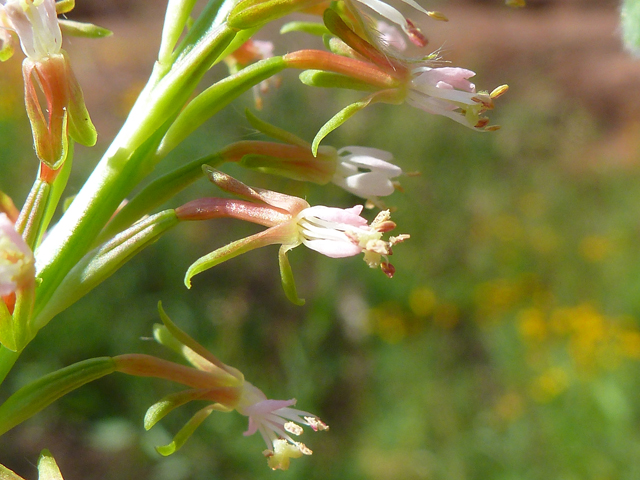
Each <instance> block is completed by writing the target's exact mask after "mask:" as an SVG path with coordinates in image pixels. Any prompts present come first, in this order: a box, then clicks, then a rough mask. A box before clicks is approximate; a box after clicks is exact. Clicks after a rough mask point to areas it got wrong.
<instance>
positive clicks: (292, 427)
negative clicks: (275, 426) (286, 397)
mask: <svg viewBox="0 0 640 480" xmlns="http://www.w3.org/2000/svg"><path fill="white" fill-rule="evenodd" d="M284 429H285V430H286V431H287V432H289V433H293V434H294V435H302V432H303V431H304V430H303V429H302V427H301V426H300V425H298V424H297V423H294V422H287V423H285V424H284Z"/></svg>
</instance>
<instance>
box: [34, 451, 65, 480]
mask: <svg viewBox="0 0 640 480" xmlns="http://www.w3.org/2000/svg"><path fill="white" fill-rule="evenodd" d="M38 480H63V478H62V473H61V472H60V468H59V467H58V464H57V463H56V461H55V459H54V458H53V455H51V452H50V451H49V450H47V449H45V450H42V452H40V458H39V459H38Z"/></svg>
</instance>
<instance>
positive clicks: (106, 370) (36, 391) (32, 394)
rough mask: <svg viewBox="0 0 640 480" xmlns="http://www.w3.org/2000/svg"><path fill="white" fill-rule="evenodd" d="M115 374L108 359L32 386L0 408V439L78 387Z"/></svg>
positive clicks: (52, 375)
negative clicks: (0, 436)
mask: <svg viewBox="0 0 640 480" xmlns="http://www.w3.org/2000/svg"><path fill="white" fill-rule="evenodd" d="M114 371H115V362H114V361H113V359H112V358H111V357H100V358H91V359H89V360H84V361H82V362H78V363H74V364H73V365H70V366H68V367H65V368H62V369H60V370H58V371H56V372H53V373H50V374H48V375H45V376H44V377H42V378H40V379H38V380H36V381H35V382H32V383H30V384H28V385H26V386H24V387H22V388H21V389H20V390H18V391H17V392H16V393H14V394H13V395H11V396H10V397H9V398H8V399H7V401H6V402H4V403H3V404H2V405H0V435H2V434H4V433H5V432H7V431H8V430H11V429H12V428H13V427H15V426H16V425H19V424H20V423H22V422H24V421H25V420H27V419H28V418H30V417H32V416H33V415H35V414H36V413H38V412H39V411H41V410H43V409H44V408H46V407H48V406H49V405H51V404H52V403H53V402H55V401H56V400H57V399H59V398H60V397H63V396H64V395H66V394H67V393H69V392H72V391H73V390H75V389H76V388H79V387H81V386H82V385H84V384H86V383H89V382H92V381H94V380H97V379H98V378H101V377H104V376H105V375H109V374H110V373H113V372H114Z"/></svg>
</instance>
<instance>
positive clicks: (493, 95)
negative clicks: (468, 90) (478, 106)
mask: <svg viewBox="0 0 640 480" xmlns="http://www.w3.org/2000/svg"><path fill="white" fill-rule="evenodd" d="M507 90H509V85H500V86H499V87H496V88H494V89H493V91H492V92H491V93H490V94H489V96H490V97H491V98H493V99H496V98H498V97H500V96H502V95H504V94H505V93H507Z"/></svg>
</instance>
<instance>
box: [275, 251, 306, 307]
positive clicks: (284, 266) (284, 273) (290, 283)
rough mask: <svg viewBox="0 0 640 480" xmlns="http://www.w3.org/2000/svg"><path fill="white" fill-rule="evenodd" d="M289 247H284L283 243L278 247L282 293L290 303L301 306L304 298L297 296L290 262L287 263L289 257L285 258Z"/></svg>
mask: <svg viewBox="0 0 640 480" xmlns="http://www.w3.org/2000/svg"><path fill="white" fill-rule="evenodd" d="M289 249H290V247H286V246H285V245H283V246H282V247H280V252H279V254H278V263H279V265H280V278H281V280H282V288H283V289H284V294H285V295H286V296H287V298H288V299H289V301H290V302H291V303H293V304H295V305H300V306H302V305H304V299H303V298H299V297H298V292H297V291H296V284H295V281H294V279H293V271H292V270H291V264H290V263H289V259H288V258H287V251H288V250H289Z"/></svg>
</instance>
